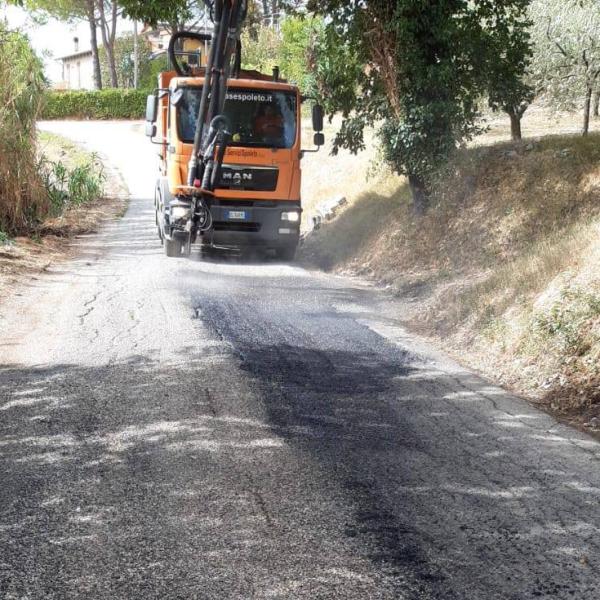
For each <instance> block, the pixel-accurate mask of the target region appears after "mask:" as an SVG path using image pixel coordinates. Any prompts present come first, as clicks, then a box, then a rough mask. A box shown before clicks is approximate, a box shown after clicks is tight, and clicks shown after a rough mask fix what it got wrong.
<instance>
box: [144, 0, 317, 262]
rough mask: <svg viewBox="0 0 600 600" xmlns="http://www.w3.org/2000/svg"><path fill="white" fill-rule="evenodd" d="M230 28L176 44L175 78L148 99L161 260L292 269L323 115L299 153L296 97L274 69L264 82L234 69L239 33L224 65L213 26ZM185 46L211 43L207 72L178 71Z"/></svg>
mask: <svg viewBox="0 0 600 600" xmlns="http://www.w3.org/2000/svg"><path fill="white" fill-rule="evenodd" d="M226 3H227V0H224V1H222V2H221V4H226ZM229 4H231V5H233V6H235V4H236V2H235V0H233V1H231V0H230V2H229ZM230 12H231V11H230ZM218 16H219V14H218V13H217V17H218ZM221 17H222V15H221ZM229 18H230V21H229V22H223V21H225V19H224V18H223V17H222V18H221V19H220V22H219V23H217V22H216V25H215V30H216V31H215V33H213V35H212V37H210V38H209V37H208V36H204V35H201V34H196V33H191V32H180V33H178V34H176V35H175V36H173V38H172V39H171V43H170V45H169V57H170V62H171V65H172V66H173V70H171V71H168V72H163V73H161V74H160V76H159V85H158V89H157V90H156V91H155V93H154V94H152V95H150V96H149V97H148V102H147V110H146V121H147V126H146V134H147V135H148V136H149V137H150V139H151V141H152V142H153V143H155V144H158V145H159V146H160V148H159V150H160V152H159V156H160V169H159V176H158V179H157V182H156V191H155V207H156V224H157V228H158V232H159V237H160V239H161V241H162V243H163V245H164V248H165V253H166V255H167V256H189V254H190V252H191V247H192V244H194V243H200V244H201V245H203V246H211V247H223V248H232V247H233V248H240V249H244V248H247V247H255V248H259V249H262V250H265V251H266V250H268V251H272V252H274V253H275V255H276V256H277V257H278V258H280V259H283V260H292V259H293V257H294V254H295V252H296V248H297V246H298V242H299V238H300V221H301V214H302V206H301V192H300V190H301V185H300V183H301V167H300V165H301V160H302V157H303V155H304V153H305V152H315V151H318V149H319V147H320V146H321V145H322V144H323V143H324V136H323V134H322V129H323V112H322V109H321V107H320V106H318V105H314V106H313V110H312V113H313V128H314V130H315V135H314V143H315V146H316V149H311V150H303V149H302V148H301V138H302V135H301V104H302V101H303V100H304V99H303V98H302V96H301V95H300V92H299V90H298V88H297V87H296V86H294V85H290V84H288V83H286V82H285V81H282V80H281V79H280V78H279V73H278V69H274V72H273V74H272V75H265V74H262V73H259V72H257V71H245V70H242V69H241V68H240V65H241V46H240V44H239V28H238V37H237V39H234V40H231V39H230V40H229V41H227V40H225V44H227V43H229V44H230V54H231V56H230V57H228V56H227V52H226V51H224V50H223V49H222V47H221V49H220V47H219V44H221V45H222V44H223V40H221V39H220V38H219V35H221V36H222V33H221V31H220V30H219V25H220V26H221V28H222V29H225V30H228V31H229V34H230V35H231V30H232V27H231V15H230V16H229ZM189 38H193V39H196V40H197V41H198V42H204V43H205V44H207V45H208V40H209V39H210V44H211V53H210V55H209V58H208V64H206V65H205V66H200V65H201V64H202V62H203V61H202V60H199V59H198V56H195V57H193V59H192V60H189V62H188V63H185V62H183V61H184V60H185V57H182V54H184V53H182V52H179V53H178V52H177V50H176V48H177V47H183V44H182V43H181V42H182V39H189ZM199 47H201V45H200V44H199ZM220 54H221V55H220ZM189 58H190V57H189V56H188V59H189ZM219 61H220V63H221V64H219ZM224 61H225V62H224ZM227 61H229V62H227ZM215 78H216V79H217V81H216V82H215ZM213 100H214V102H213Z"/></svg>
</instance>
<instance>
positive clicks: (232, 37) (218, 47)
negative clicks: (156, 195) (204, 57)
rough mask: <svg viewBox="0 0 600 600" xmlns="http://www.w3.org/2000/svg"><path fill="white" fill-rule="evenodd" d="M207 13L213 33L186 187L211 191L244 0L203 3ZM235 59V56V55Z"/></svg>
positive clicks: (222, 145) (224, 135)
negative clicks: (209, 14) (209, 15)
mask: <svg viewBox="0 0 600 600" xmlns="http://www.w3.org/2000/svg"><path fill="white" fill-rule="evenodd" d="M204 2H205V4H206V6H207V8H208V9H209V10H210V11H211V15H212V20H213V32H212V39H211V46H210V52H209V55H208V61H207V64H206V71H205V80H204V86H203V89H202V96H201V100H200V108H199V111H198V120H197V122H196V133H195V136H194V146H193V150H192V154H191V157H190V162H189V165H188V185H189V186H193V187H200V188H201V189H202V190H204V191H206V192H209V193H210V192H212V191H213V190H214V187H215V182H216V181H217V179H218V175H219V171H220V168H221V164H222V162H223V156H224V154H225V150H226V147H227V142H228V141H229V137H230V135H231V134H230V132H229V127H228V122H227V119H226V117H225V116H224V115H223V108H224V105H225V96H226V92H227V82H228V80H229V77H230V75H231V71H232V69H234V68H235V69H236V70H239V65H233V64H232V62H233V59H234V56H236V49H237V48H238V46H239V43H240V41H239V40H240V33H241V28H242V24H243V22H244V20H245V19H246V14H247V11H248V0H212V1H211V0H204ZM237 56H239V53H237Z"/></svg>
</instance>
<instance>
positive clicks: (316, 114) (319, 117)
mask: <svg viewBox="0 0 600 600" xmlns="http://www.w3.org/2000/svg"><path fill="white" fill-rule="evenodd" d="M312 122H313V129H314V130H315V131H323V107H322V106H321V105H320V104H315V105H314V106H313V108H312Z"/></svg>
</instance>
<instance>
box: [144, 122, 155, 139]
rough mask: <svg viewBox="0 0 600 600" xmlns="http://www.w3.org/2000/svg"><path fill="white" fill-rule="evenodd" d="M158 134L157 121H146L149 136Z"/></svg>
mask: <svg viewBox="0 0 600 600" xmlns="http://www.w3.org/2000/svg"><path fill="white" fill-rule="evenodd" d="M155 135H156V123H150V121H148V122H147V123H146V136H147V137H149V138H153V137H154V136H155Z"/></svg>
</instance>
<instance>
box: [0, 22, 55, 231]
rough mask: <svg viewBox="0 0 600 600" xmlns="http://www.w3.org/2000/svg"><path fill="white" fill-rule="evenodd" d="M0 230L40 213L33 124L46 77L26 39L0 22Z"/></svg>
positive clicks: (43, 199)
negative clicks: (0, 83)
mask: <svg viewBox="0 0 600 600" xmlns="http://www.w3.org/2000/svg"><path fill="white" fill-rule="evenodd" d="M0 81H2V85H0V230H2V231H4V232H5V233H6V234H15V233H18V232H20V231H23V230H25V229H26V228H27V227H28V225H29V224H31V223H32V222H35V221H36V220H38V219H39V218H41V217H43V216H44V214H45V212H46V210H47V196H46V193H45V190H44V186H43V185H42V181H41V178H40V176H39V174H38V172H37V170H36V155H35V153H36V130H35V122H36V119H37V117H38V115H39V112H40V107H41V102H42V96H43V90H44V87H45V81H44V76H43V70H42V63H41V61H40V60H39V58H38V57H37V56H36V55H35V53H34V52H33V50H32V49H31V46H30V44H29V41H28V40H27V38H26V37H25V36H23V35H22V34H20V33H18V32H15V31H11V30H10V29H8V28H7V27H6V25H5V24H3V22H2V21H1V20H0Z"/></svg>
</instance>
